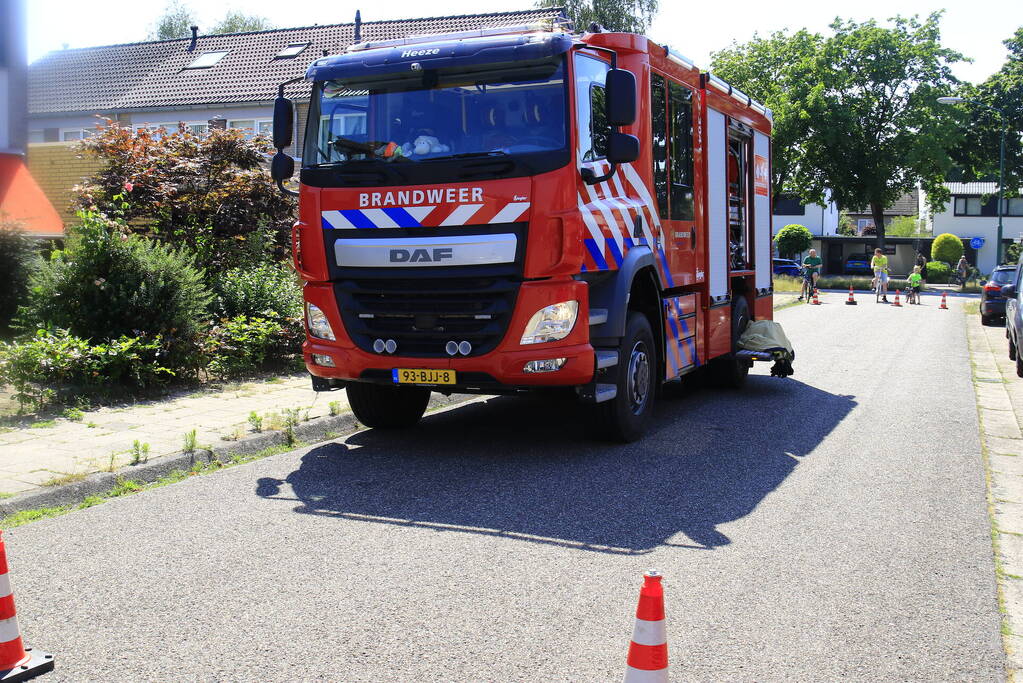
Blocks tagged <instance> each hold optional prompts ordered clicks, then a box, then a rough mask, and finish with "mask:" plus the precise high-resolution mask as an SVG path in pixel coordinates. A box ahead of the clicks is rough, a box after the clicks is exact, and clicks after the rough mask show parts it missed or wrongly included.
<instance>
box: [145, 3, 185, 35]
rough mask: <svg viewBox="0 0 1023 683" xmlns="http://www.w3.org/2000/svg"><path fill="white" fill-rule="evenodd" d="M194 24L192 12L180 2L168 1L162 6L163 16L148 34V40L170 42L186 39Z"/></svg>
mask: <svg viewBox="0 0 1023 683" xmlns="http://www.w3.org/2000/svg"><path fill="white" fill-rule="evenodd" d="M195 24H196V20H195V15H194V14H192V10H191V9H189V8H188V7H187V6H186V5H184V4H182V3H181V0H168V2H167V4H166V5H164V8H163V14H161V15H160V17H159V18H158V19H157V20H156V24H155V25H154V26H153V28H152V29H151V30H150V32H149V39H150V40H172V39H174V38H187V37H188V36H190V35H192V28H191V27H192V26H194V25H195Z"/></svg>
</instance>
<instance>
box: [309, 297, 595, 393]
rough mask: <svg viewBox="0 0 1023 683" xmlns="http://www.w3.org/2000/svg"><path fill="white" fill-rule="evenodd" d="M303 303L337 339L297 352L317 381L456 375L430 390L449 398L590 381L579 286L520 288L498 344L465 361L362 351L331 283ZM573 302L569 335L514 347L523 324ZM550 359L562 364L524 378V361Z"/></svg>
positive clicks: (591, 367) (591, 356)
mask: <svg viewBox="0 0 1023 683" xmlns="http://www.w3.org/2000/svg"><path fill="white" fill-rule="evenodd" d="M305 299H306V301H308V302H309V303H313V304H315V305H316V306H318V307H319V308H320V309H321V310H322V311H324V314H325V315H326V316H327V318H328V320H329V321H330V325H331V328H332V329H333V330H334V334H335V336H336V337H337V339H336V341H333V342H331V341H327V340H323V339H317V338H313V337H309V336H308V335H307V337H306V341H305V343H304V344H303V346H302V351H303V355H304V357H305V362H306V367H307V368H308V369H309V372H310V373H311V374H312V375H314V376H317V377H325V378H331V379H339V380H346V381H361V382H374V383H380V384H390V383H391V382H392V379H391V371H392V369H394V368H425V369H451V370H454V371H455V372H456V373H457V374H456V382H457V383H456V384H455V385H436V389H437V390H438V391H446V392H452V393H461V392H464V391H473V392H479V393H503V392H505V391H516V390H518V389H520V388H535V387H571V386H578V385H581V384H586V383H588V382H590V381H592V379H593V375H594V368H595V363H594V351H593V347H592V346H591V345H590V343H589V325H588V320H589V308H588V306H587V291H586V284H585V283H583V282H577V281H575V280H570V279H565V280H558V281H555V280H548V281H543V282H525V283H522V285H521V287H520V289H519V294H518V299H517V302H516V305H515V310H514V313H513V315H512V319H511V322H510V324H509V326H508V329H507V332H506V333H505V336H504V339H502V341H501V342H500V343H499V344H498V346H497V348H495V349H494V350H493V351H490V352H488V353H486V354H483V355H479V356H469V357H461V356H455V357H443V358H437V357H432V358H422V357H414V356H402V355H400V349H399V352H398V353H397V354H395V355H387V354H378V353H373V352H368V351H365V350H363V349H361V348H359V347H357V346H356V345H355V344H354V342H353V341H352V340H351V339H350V338H349V337H348V336H347V334H346V333H345V330H344V327H343V325H342V322H341V316H340V314H339V311H338V308H337V300H336V298H335V295H334V290H333V286H332V285H331V284H329V283H324V284H307V285H306V287H305ZM573 299H574V300H576V301H578V302H579V313H578V317H577V318H576V323H575V326H574V327H573V329H572V332H571V333H569V335H568V336H567V337H566V338H565V339H562V340H560V341H557V342H547V343H543V344H530V345H525V346H523V345H522V344H520V343H519V340H520V339H521V336H522V332H523V329H524V328H525V325H526V323H527V322H528V321H529V318H530V317H531V316H532V315H533V314H534V313H535V312H536V311H538V310H539V309H541V308H543V307H544V306H549V305H551V304H554V303H558V302H559V301H569V300H573ZM314 354H316V355H321V356H328V357H330V359H331V360H332V361H333V363H334V367H327V366H323V365H319V364H317V363H315V362H313V355H314ZM551 358H564V359H565V363H564V365H563V366H562V367H561V369H559V370H556V371H553V372H542V373H527V372H524V370H523V367H524V366H525V365H526V363H528V362H529V361H532V360H547V359H551Z"/></svg>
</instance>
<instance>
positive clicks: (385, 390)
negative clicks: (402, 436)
mask: <svg viewBox="0 0 1023 683" xmlns="http://www.w3.org/2000/svg"><path fill="white" fill-rule="evenodd" d="M345 391H347V392H348V404H349V405H350V406H351V407H352V412H353V413H355V417H356V418H357V419H358V420H359V422H361V423H362V424H364V425H366V426H367V427H375V428H377V429H401V428H404V427H412V426H415V424H416V423H417V422H419V419H420V418H421V417H422V416H423V413H425V412H426V404H427V403H429V402H430V390H429V389H424V388H422V387H392V386H387V385H384V384H367V383H365V382H351V383H349V384H348V386H347V387H345Z"/></svg>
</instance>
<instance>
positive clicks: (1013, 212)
mask: <svg viewBox="0 0 1023 683" xmlns="http://www.w3.org/2000/svg"><path fill="white" fill-rule="evenodd" d="M1005 203H1006V207H1005V215H1006V216H1023V197H1014V198H1012V199H1006V200H1005Z"/></svg>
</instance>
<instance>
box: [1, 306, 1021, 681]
mask: <svg viewBox="0 0 1023 683" xmlns="http://www.w3.org/2000/svg"><path fill="white" fill-rule="evenodd" d="M843 299H844V295H841V294H827V295H825V296H824V304H823V305H822V306H819V307H812V306H806V305H801V306H799V307H795V308H790V309H786V310H784V311H781V312H779V314H778V319H779V320H780V321H781V322H782V323H783V324H784V325H785V328H786V330H787V332H788V334H789V336H790V337H791V338H792V340H793V342H794V343H795V344H796V345H797V354H798V357H797V362H796V364H795V367H796V375H795V376H794V377H792V378H790V379H784V380H782V379H776V378H772V377H770V376H768V374H767V366H761V367H758V368H757V370H756V375H755V376H752V377H751V378H750V381H749V383H748V387H747V389H746V390H745V391H744V392H742V393H738V394H734V393H726V392H717V391H711V390H697V389H690V390H689V391H685V392H680V395H675V396H674V397H672V398H668V399H665V400H664V401H663V402H661V403H660V404H659V407H658V409H657V415H656V423H655V426H654V428H653V431H652V433H651V434H650V435H649V437H648V438H646V439H645V440H644V441H642V442H640V443H637V444H634V445H630V446H614V445H606V444H602V443H600V442H596V441H593V440H591V439H589V438H588V436H587V425H586V419H587V413H585V412H583V411H581V410H580V409H578V408H576V407H574V406H573V405H571V404H562V403H557V402H551V401H540V400H514V399H507V398H505V399H492V400H490V401H487V402H485V403H477V404H473V405H469V406H463V407H460V408H457V409H454V410H450V411H448V412H444V413H439V414H434V415H431V416H429V417H428V418H427V419H426V420H425V422H424V424H423V425H422V427H421V428H420V429H418V430H415V431H411V432H407V433H403V434H388V433H375V432H362V433H359V434H355V435H353V436H351V437H349V438H347V439H345V440H343V441H341V442H337V443H331V444H327V445H321V446H318V447H315V448H311V449H305V450H301V451H296V452H294V453H289V454H285V455H281V456H277V457H274V458H270V459H266V460H263V461H260V462H257V463H253V464H249V465H246V466H242V467H237V468H233V469H230V470H227V471H224V472H220V473H217V474H214V475H210V476H205V477H199V478H193V479H191V480H189V481H187V482H183V483H180V484H176V485H173V486H169V487H165V488H162V489H157V490H154V491H150V492H146V493H143V494H140V495H135V496H130V497H127V498H122V499H118V500H115V501H112V502H110V503H107V504H105V505H101V506H98V507H95V508H91V509H88V510H84V511H80V512H76V513H73V514H71V515H67V516H64V517H61V518H57V519H52V520H46V521H42V522H38V523H34V524H31V525H28V526H26V527H21V528H18V529H15V530H12V531H10V532H8V533H7V534H6V539H7V548H8V555H9V559H10V562H11V566H12V569H11V572H12V579H13V583H14V589H15V599H16V601H17V604H18V612H19V618H20V620H21V624H22V631H23V633H24V634H25V636H26V638H27V639H28V640H29V641H30V642H31V643H33V644H35V645H36V646H37V647H39V648H41V649H45V650H48V651H50V652H53V653H55V654H56V655H57V657H58V659H57V670H56V671H55V672H54V673H52V674H48V675H47V676H46V677H45V679H43V680H46V681H76V682H79V681H122V680H124V681H127V680H160V681H177V680H246V681H249V680H256V679H259V680H324V681H440V680H446V681H470V680H471V681H513V680H514V681H613V680H618V679H620V677H621V675H622V671H623V665H624V660H625V654H626V648H627V644H628V641H629V636H630V634H631V628H632V615H633V613H634V610H635V605H636V599H637V596H638V590H639V586H640V583H641V573H642V571H643V570H644V569H646V568H648V567H656V568H658V569H660V570H661V571H662V572H663V573H664V575H665V576H666V579H665V585H666V592H667V598H666V603H667V624H668V637H669V647H670V657H671V668H672V679H673V680H758V681H768V680H838V679H842V680H871V681H881V680H974V681H980V680H1000V679H1002V678H1003V676H1004V673H1003V661H1004V657H1003V654H1002V650H1001V640H1000V637H999V630H998V629H999V620H998V614H997V605H996V594H995V581H994V567H993V561H992V551H991V542H990V536H989V530H988V529H989V528H988V521H987V513H986V503H985V489H984V476H983V467H982V463H981V460H980V455H979V452H980V445H979V440H978V436H977V416H976V415H977V414H976V407H975V402H974V398H973V393H972V389H971V385H970V380H969V358H968V354H967V348H966V340H965V334H964V326H963V319H962V312H961V309H960V302H959V301H957V300H953V303H952V306H953V310H952V311H939V310H937V300H936V299H935V298H931V297H928V298H927V299H926V305H925V306H921V307H905V308H902V309H901V310H900V309H893V308H891V307H888V306H882V305H876V304H874V303H873V302H872V301H871V302H868V301H866V300H865V298H864V297H861V303H860V305H858V306H856V307H852V306H845V305H842V300H843Z"/></svg>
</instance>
